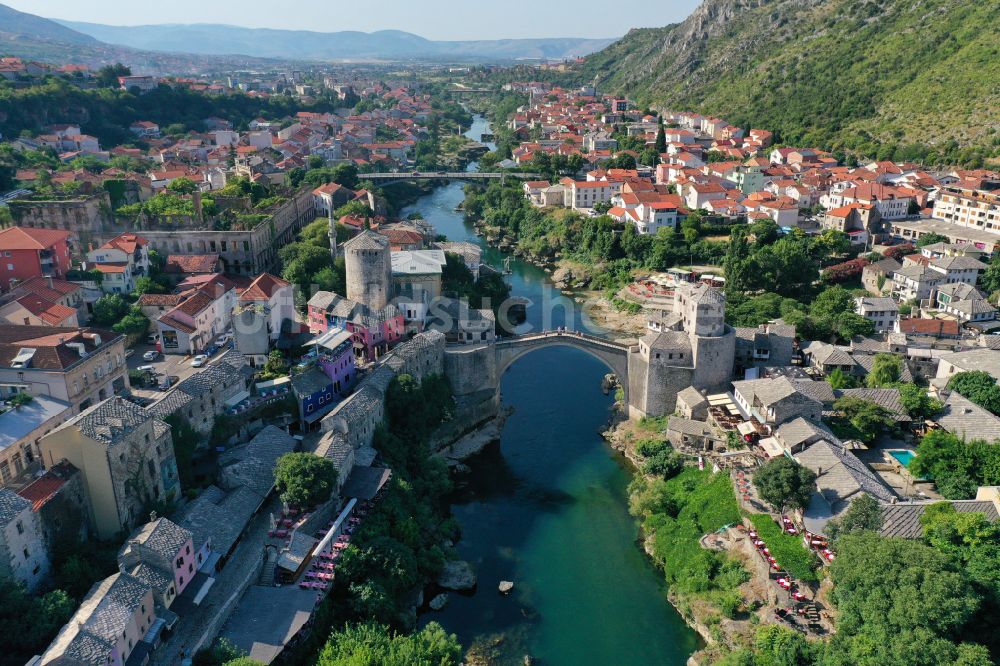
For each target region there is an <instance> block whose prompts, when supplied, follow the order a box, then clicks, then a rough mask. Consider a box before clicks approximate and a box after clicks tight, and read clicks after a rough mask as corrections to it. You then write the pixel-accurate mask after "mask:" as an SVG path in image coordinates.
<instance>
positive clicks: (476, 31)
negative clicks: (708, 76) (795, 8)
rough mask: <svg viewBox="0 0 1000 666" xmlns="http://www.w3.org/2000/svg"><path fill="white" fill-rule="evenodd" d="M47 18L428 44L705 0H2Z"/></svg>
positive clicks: (611, 23)
mask: <svg viewBox="0 0 1000 666" xmlns="http://www.w3.org/2000/svg"><path fill="white" fill-rule="evenodd" d="M2 1H3V2H4V3H5V4H7V5H9V6H11V7H13V8H14V9H18V10H20V11H23V12H29V13H32V14H37V15H39V16H44V17H47V18H60V19H66V20H71V21H87V22H90V23H106V24H110V25H142V24H149V23H229V24H232V25H241V26H246V27H252V28H261V27H270V28H287V29H303V30H317V31H322V32H332V31H336V30H363V31H365V32H371V31H373V30H384V29H396V30H406V31H409V32H414V33H417V34H418V35H421V36H423V37H427V38H430V39H500V38H514V37H618V36H621V35H623V34H625V33H626V32H627V31H628V29H629V28H636V27H659V26H664V25H667V24H668V23H676V22H678V21H681V20H683V19H684V17H686V16H687V15H688V14H690V13H691V11H692V10H693V9H694V8H695V7H696V6H697V5H698V4H699V2H700V0H653V1H652V2H645V3H640V4H639V5H635V6H631V7H630V6H629V5H627V4H624V3H622V4H618V3H614V2H610V3H609V2H607V0H491V1H486V0H349V1H348V0H310V1H308V2H306V1H305V0H284V1H283V2H274V0H215V1H214V2H204V0H171V1H170V2H125V1H123V0H88V1H86V2H83V1H81V0H2Z"/></svg>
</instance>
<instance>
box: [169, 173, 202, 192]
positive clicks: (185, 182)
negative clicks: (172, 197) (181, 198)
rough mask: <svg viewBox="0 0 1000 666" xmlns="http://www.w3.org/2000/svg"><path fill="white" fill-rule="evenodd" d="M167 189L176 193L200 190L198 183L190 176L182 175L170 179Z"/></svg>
mask: <svg viewBox="0 0 1000 666" xmlns="http://www.w3.org/2000/svg"><path fill="white" fill-rule="evenodd" d="M167 189H168V190H170V191H171V192H173V193H174V194H194V193H195V192H197V191H198V185H196V184H195V182H194V181H193V180H191V179H190V178H186V177H184V176H181V177H180V178H174V179H173V180H172V181H170V182H169V183H168V184H167Z"/></svg>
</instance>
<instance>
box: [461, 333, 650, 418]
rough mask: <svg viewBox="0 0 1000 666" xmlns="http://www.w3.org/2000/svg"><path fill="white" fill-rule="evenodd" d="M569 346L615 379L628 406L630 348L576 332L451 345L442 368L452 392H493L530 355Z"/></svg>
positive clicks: (539, 334) (540, 334) (534, 334)
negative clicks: (601, 365) (444, 370)
mask: <svg viewBox="0 0 1000 666" xmlns="http://www.w3.org/2000/svg"><path fill="white" fill-rule="evenodd" d="M548 347H573V348H575V349H580V350H582V351H585V352H587V353H588V354H590V355H591V356H593V357H594V358H596V359H598V360H599V361H601V362H602V363H604V365H605V366H606V367H607V368H608V370H609V371H610V372H611V373H612V374H614V375H615V377H616V378H617V379H618V383H619V385H620V386H621V387H622V389H623V391H624V393H625V395H624V399H625V404H626V405H627V404H629V395H628V391H629V381H628V368H629V352H630V351H634V348H633V347H630V346H629V345H625V344H622V343H620V342H614V341H612V340H607V339H604V338H599V337H596V336H593V335H587V334H586V333H581V332H578V331H545V332H541V333H532V334H529V335H521V336H517V337H512V338H502V339H498V340H497V341H496V342H493V343H491V344H487V345H475V346H466V345H454V346H449V347H448V348H447V349H446V350H445V367H446V370H447V371H448V375H449V378H450V379H451V381H452V386H453V388H455V390H456V393H457V394H459V395H461V394H467V393H474V392H476V391H484V390H493V391H495V390H496V389H497V388H498V387H499V385H500V381H501V379H502V377H503V374H504V373H505V372H506V371H507V369H508V368H509V367H510V366H511V365H513V364H514V363H515V362H516V361H517V360H518V359H520V358H521V357H523V356H526V355H528V354H530V353H531V352H534V351H537V350H539V349H545V348H548Z"/></svg>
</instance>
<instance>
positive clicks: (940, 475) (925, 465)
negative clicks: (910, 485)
mask: <svg viewBox="0 0 1000 666" xmlns="http://www.w3.org/2000/svg"><path fill="white" fill-rule="evenodd" d="M973 452H974V448H973V445H972V444H967V443H966V442H963V441H962V440H961V439H959V438H958V437H957V436H955V435H953V434H951V433H950V432H947V431H945V430H932V431H930V432H929V433H927V434H926V435H924V437H923V439H921V440H920V444H918V445H917V455H916V457H915V458H914V459H913V461H912V462H910V466H909V469H910V472H912V473H913V474H914V475H916V476H920V477H926V478H931V479H933V480H934V483H935V485H936V486H937V489H938V492H940V493H941V494H942V495H944V497H946V498H947V499H970V498H971V497H973V496H974V495H975V494H976V488H977V487H978V485H979V483H978V481H979V477H978V473H977V469H976V461H975V458H974V457H973Z"/></svg>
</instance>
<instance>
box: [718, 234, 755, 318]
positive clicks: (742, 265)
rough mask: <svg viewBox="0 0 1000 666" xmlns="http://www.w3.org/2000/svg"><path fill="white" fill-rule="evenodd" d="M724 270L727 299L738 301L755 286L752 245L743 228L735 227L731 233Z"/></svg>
mask: <svg viewBox="0 0 1000 666" xmlns="http://www.w3.org/2000/svg"><path fill="white" fill-rule="evenodd" d="M723 270H724V271H725V274H726V298H727V299H729V300H736V299H738V298H739V296H741V295H742V294H744V293H746V292H747V291H749V290H750V288H751V286H752V285H753V278H752V277H751V276H752V274H753V272H754V270H755V268H754V266H753V262H752V257H751V251H750V243H749V242H748V240H747V234H746V230H745V229H743V228H742V227H739V226H736V227H733V230H732V232H731V233H730V236H729V248H728V249H727V250H726V259H725V262H724V263H723Z"/></svg>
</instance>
